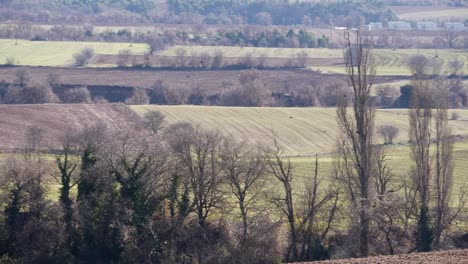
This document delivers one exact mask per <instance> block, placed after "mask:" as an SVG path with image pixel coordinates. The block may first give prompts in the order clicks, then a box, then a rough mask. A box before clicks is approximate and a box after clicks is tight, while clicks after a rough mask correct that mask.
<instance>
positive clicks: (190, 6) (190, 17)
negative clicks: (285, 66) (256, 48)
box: [0, 0, 396, 26]
mask: <svg viewBox="0 0 468 264" xmlns="http://www.w3.org/2000/svg"><path fill="white" fill-rule="evenodd" d="M2 4H3V6H5V7H7V8H9V9H6V10H3V11H2V12H1V13H0V15H1V19H2V20H8V19H15V20H21V19H23V20H30V21H36V22H52V21H55V22H60V21H61V22H64V21H72V20H75V22H84V21H86V20H88V21H90V22H91V21H94V22H98V21H105V20H104V18H108V19H110V20H109V21H107V23H112V22H114V23H119V22H120V23H123V22H124V21H132V22H133V23H135V22H138V21H139V22H142V21H146V22H158V23H171V22H172V21H174V19H175V20H178V19H182V20H185V21H184V23H188V24H191V23H197V21H198V23H200V22H204V23H206V24H260V25H271V24H275V25H297V24H306V25H316V26H320V25H332V24H333V25H337V26H359V25H362V24H364V23H368V22H374V21H382V22H387V21H391V20H394V19H395V18H396V17H395V15H394V14H393V13H392V11H391V10H389V9H387V8H385V7H384V5H383V4H382V2H381V1H331V2H327V3H325V2H319V3H312V2H291V3H290V2H289V1H264V0H262V1H226V0H191V1H178V0H169V1H167V4H166V3H164V2H163V1H161V2H155V1H149V0H138V1H128V0H121V1H120V0H119V1H114V0H112V1H107V0H100V1H80V0H54V1H43V0H42V1H18V0H8V1H3V3H2ZM38 8H39V9H42V10H43V11H42V12H41V13H39V14H38V13H32V11H35V10H37V9H38ZM14 9H15V11H17V13H16V14H14V13H13V10H14ZM45 10H49V11H45ZM65 12H70V13H65ZM79 15H82V17H80V16H79ZM112 15H114V17H112ZM117 18H118V19H117Z"/></svg>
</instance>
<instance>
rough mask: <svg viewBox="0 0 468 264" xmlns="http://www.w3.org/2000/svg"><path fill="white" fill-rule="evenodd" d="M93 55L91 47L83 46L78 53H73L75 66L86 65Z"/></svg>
mask: <svg viewBox="0 0 468 264" xmlns="http://www.w3.org/2000/svg"><path fill="white" fill-rule="evenodd" d="M93 57H94V50H93V49H91V48H84V49H82V50H81V51H80V52H79V53H75V54H74V55H73V58H74V59H75V65H76V66H85V65H87V64H88V63H89V61H90V60H91V59H92V58H93Z"/></svg>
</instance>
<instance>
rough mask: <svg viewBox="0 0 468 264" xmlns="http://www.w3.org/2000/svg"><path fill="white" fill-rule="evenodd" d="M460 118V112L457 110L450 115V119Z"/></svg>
mask: <svg viewBox="0 0 468 264" xmlns="http://www.w3.org/2000/svg"><path fill="white" fill-rule="evenodd" d="M458 118H460V114H458V113H457V112H453V113H452V115H451V116H450V120H458Z"/></svg>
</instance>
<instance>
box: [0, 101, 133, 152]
mask: <svg viewBox="0 0 468 264" xmlns="http://www.w3.org/2000/svg"><path fill="white" fill-rule="evenodd" d="M138 122H139V120H138V118H135V114H134V113H133V112H131V111H129V110H128V108H126V107H125V106H123V105H110V104H106V105H104V104H99V105H98V104H96V105H84V104H80V105H0V150H5V149H7V150H11V149H16V148H21V147H23V146H24V145H25V141H24V135H25V132H26V131H27V129H28V127H31V126H37V127H40V128H42V129H44V132H45V133H44V137H45V141H46V142H47V143H46V144H48V145H49V146H51V147H55V146H57V145H56V143H57V139H59V138H60V136H61V135H63V133H65V132H66V131H67V130H69V129H70V130H73V129H80V128H82V127H85V126H86V125H92V124H97V123H99V124H105V125H107V126H108V127H110V128H114V127H117V126H120V125H122V124H132V123H134V124H136V123H138Z"/></svg>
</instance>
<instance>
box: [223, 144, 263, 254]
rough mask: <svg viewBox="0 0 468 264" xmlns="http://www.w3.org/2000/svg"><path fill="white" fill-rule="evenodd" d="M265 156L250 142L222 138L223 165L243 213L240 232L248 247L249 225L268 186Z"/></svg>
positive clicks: (241, 244) (257, 212) (242, 243)
mask: <svg viewBox="0 0 468 264" xmlns="http://www.w3.org/2000/svg"><path fill="white" fill-rule="evenodd" d="M264 156H265V155H264V153H263V152H262V151H261V150H260V149H255V148H252V147H249V146H248V144H247V142H240V143H237V142H235V141H234V139H231V138H226V139H225V140H223V143H222V151H221V157H220V166H221V170H222V171H223V173H224V175H225V177H226V179H227V184H228V186H229V189H230V191H231V193H232V195H233V196H234V197H235V201H236V204H237V206H238V209H239V211H240V215H241V217H242V232H241V234H240V236H239V245H240V248H241V249H242V250H247V248H246V246H247V245H248V244H247V241H248V239H249V235H250V233H249V228H250V227H251V226H252V224H254V223H255V218H256V217H257V216H258V215H259V213H260V212H259V211H261V210H259V207H260V206H259V205H258V202H259V200H260V199H259V195H261V193H262V191H263V189H264V186H265V176H266V168H265V166H266V163H265V157H264Z"/></svg>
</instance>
